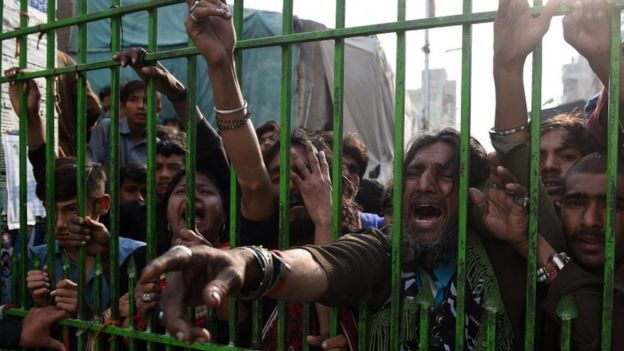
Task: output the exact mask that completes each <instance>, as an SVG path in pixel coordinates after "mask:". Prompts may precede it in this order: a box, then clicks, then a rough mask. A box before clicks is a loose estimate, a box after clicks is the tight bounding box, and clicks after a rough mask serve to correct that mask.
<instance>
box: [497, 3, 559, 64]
mask: <svg viewBox="0 0 624 351" xmlns="http://www.w3.org/2000/svg"><path fill="white" fill-rule="evenodd" d="M560 2H561V0H549V1H548V3H547V4H546V6H544V9H543V11H542V13H541V15H539V16H538V17H533V16H532V15H531V9H530V8H529V4H528V2H527V0H500V1H499V3H498V11H497V12H496V19H495V20H494V63H495V64H496V65H498V66H510V67H519V68H522V66H523V65H524V61H525V60H526V58H527V56H528V55H529V54H530V53H531V52H532V51H533V50H534V49H535V47H536V45H537V43H538V42H539V41H540V40H541V39H542V37H543V36H544V34H546V31H548V27H549V26H550V20H551V18H552V17H553V15H554V14H555V13H556V12H557V9H558V8H559V4H560Z"/></svg>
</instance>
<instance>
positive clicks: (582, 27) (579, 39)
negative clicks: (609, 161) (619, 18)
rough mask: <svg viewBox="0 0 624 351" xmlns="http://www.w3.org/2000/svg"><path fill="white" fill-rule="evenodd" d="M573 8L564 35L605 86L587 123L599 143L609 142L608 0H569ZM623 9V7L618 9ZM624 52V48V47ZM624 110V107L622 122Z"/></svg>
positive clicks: (623, 71) (623, 92)
mask: <svg viewBox="0 0 624 351" xmlns="http://www.w3.org/2000/svg"><path fill="white" fill-rule="evenodd" d="M566 1H567V3H569V5H570V6H571V7H572V8H573V11H572V12H570V13H569V14H567V15H566V16H565V17H564V18H563V37H564V39H565V40H566V41H567V42H568V44H570V45H571V46H572V47H573V48H575V49H576V51H578V53H579V54H581V55H583V56H584V57H585V58H586V59H587V61H588V62H589V65H590V67H591V68H592V70H593V71H594V73H595V74H596V76H598V78H599V79H600V81H601V82H602V84H603V86H604V87H605V89H604V90H603V91H602V92H601V96H600V99H599V101H598V104H597V107H596V109H595V110H594V112H593V113H592V115H591V117H590V118H589V120H588V122H587V126H588V128H589V130H590V132H591V133H592V135H593V136H594V137H595V139H596V141H597V142H598V143H599V144H602V145H606V134H607V118H608V111H607V108H606V102H607V100H608V98H607V97H608V87H609V75H610V72H611V70H610V67H609V49H610V47H611V45H610V37H611V12H610V10H609V8H608V6H607V5H608V4H607V2H609V1H604V0H596V1H587V0H583V1H580V0H579V1H569V0H566ZM617 13H619V10H618V11H617ZM620 52H621V51H620ZM623 64H624V62H623V61H622V60H621V59H620V104H621V101H622V98H623V97H624V66H623ZM623 119H624V111H623V110H622V109H620V125H622V120H623Z"/></svg>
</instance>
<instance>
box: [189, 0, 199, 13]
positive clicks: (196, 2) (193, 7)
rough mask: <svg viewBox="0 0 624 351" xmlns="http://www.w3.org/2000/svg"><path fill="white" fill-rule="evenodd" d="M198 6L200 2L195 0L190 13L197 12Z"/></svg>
mask: <svg viewBox="0 0 624 351" xmlns="http://www.w3.org/2000/svg"><path fill="white" fill-rule="evenodd" d="M197 5H199V0H195V2H194V3H193V5H191V8H190V9H189V13H191V12H193V11H195V9H196V8H197Z"/></svg>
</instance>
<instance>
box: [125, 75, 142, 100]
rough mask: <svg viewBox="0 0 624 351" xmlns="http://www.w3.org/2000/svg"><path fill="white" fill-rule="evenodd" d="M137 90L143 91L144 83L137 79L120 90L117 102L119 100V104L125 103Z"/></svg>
mask: <svg viewBox="0 0 624 351" xmlns="http://www.w3.org/2000/svg"><path fill="white" fill-rule="evenodd" d="M137 90H142V91H145V82H143V81H142V80H139V79H137V80H131V81H129V82H128V83H126V84H125V85H124V86H123V87H122V88H121V92H120V93H119V100H121V102H123V103H126V102H127V101H128V98H129V97H130V95H132V93H134V92H135V91H137Z"/></svg>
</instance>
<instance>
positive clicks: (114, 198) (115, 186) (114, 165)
mask: <svg viewBox="0 0 624 351" xmlns="http://www.w3.org/2000/svg"><path fill="white" fill-rule="evenodd" d="M120 5H121V0H113V2H112V7H114V8H117V7H119V6H120ZM120 49H121V17H118V16H115V17H113V18H111V52H112V53H117V52H119V51H120ZM119 70H120V68H119V66H117V65H116V66H114V67H112V68H111V69H110V72H111V95H110V101H111V110H110V111H111V112H110V113H111V117H110V118H111V123H110V150H109V154H110V157H109V165H108V168H109V169H108V172H109V179H110V189H111V191H110V195H111V207H110V230H111V239H110V240H111V244H110V248H109V250H110V252H109V254H110V255H109V264H110V265H111V269H110V270H109V271H110V282H109V289H110V307H111V319H112V320H115V321H116V320H119V302H118V301H119V269H118V268H117V262H119V191H118V190H119V108H120V106H119V93H120V92H119V83H120V76H119ZM113 267H114V269H113ZM132 303H134V301H131V304H132ZM118 349H119V338H117V337H113V338H112V340H111V350H112V351H117V350H118Z"/></svg>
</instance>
